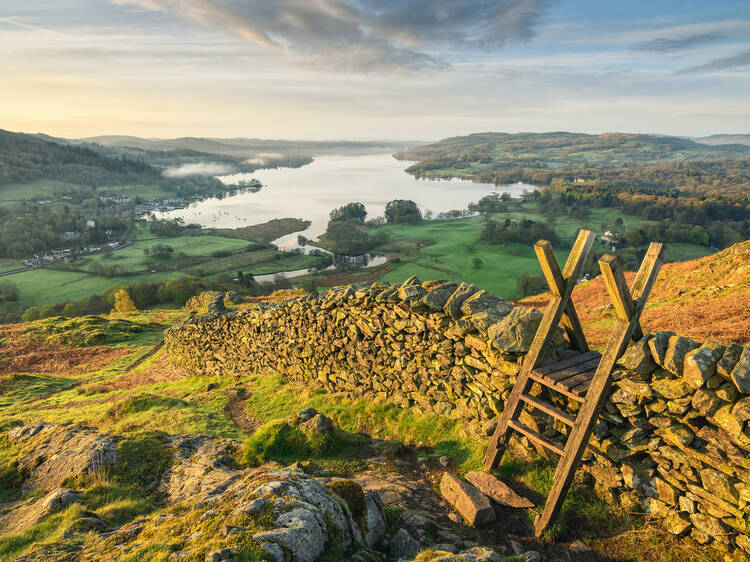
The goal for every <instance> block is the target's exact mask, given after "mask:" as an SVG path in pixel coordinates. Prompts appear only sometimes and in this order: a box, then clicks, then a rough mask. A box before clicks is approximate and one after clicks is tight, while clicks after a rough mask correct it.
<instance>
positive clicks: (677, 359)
mask: <svg viewBox="0 0 750 562" xmlns="http://www.w3.org/2000/svg"><path fill="white" fill-rule="evenodd" d="M697 347H699V344H698V343H696V342H694V341H693V340H691V339H690V338H684V337H682V336H672V337H671V338H669V345H668V346H667V352H666V354H665V355H664V364H663V367H664V368H665V369H666V370H667V371H669V372H671V373H673V374H675V375H677V376H680V375H681V374H682V372H683V368H684V364H685V356H686V355H687V354H688V353H689V352H691V351H693V350H694V349H696V348H697Z"/></svg>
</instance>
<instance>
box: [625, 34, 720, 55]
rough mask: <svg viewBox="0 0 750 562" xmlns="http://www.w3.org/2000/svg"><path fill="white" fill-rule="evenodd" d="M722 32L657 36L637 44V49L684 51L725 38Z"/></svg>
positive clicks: (652, 51) (666, 51)
mask: <svg viewBox="0 0 750 562" xmlns="http://www.w3.org/2000/svg"><path fill="white" fill-rule="evenodd" d="M723 38H724V35H723V34H721V33H694V34H692V35H683V36H677V37H657V38H655V39H650V40H648V41H644V42H642V43H639V44H638V45H636V47H635V48H636V50H638V51H645V52H651V53H672V52H674V51H684V50H685V49H691V48H693V47H697V46H700V45H705V44H707V43H714V42H716V41H719V40H720V39H723Z"/></svg>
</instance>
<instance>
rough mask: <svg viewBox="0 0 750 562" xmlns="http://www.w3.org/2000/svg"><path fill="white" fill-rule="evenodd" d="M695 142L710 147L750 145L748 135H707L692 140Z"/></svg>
mask: <svg viewBox="0 0 750 562" xmlns="http://www.w3.org/2000/svg"><path fill="white" fill-rule="evenodd" d="M693 140H694V141H695V142H700V143H703V144H711V145H721V144H746V145H750V135H709V136H707V137H698V138H695V139H693Z"/></svg>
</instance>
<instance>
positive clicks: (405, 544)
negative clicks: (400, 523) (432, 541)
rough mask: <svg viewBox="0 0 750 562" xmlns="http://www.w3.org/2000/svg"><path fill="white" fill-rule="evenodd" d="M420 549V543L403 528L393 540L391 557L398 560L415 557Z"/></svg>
mask: <svg viewBox="0 0 750 562" xmlns="http://www.w3.org/2000/svg"><path fill="white" fill-rule="evenodd" d="M419 549H420V545H419V541H418V540H416V539H415V538H414V537H412V536H411V535H410V534H409V532H408V531H407V530H406V529H404V528H401V529H399V530H398V531H397V532H396V534H395V535H393V538H392V539H391V556H393V557H394V558H395V559H396V560H400V559H402V558H408V557H413V556H415V555H416V554H417V553H418V552H419Z"/></svg>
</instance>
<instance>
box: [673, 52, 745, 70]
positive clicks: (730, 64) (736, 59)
mask: <svg viewBox="0 0 750 562" xmlns="http://www.w3.org/2000/svg"><path fill="white" fill-rule="evenodd" d="M746 69H750V49H748V50H747V51H743V52H741V53H739V54H737V55H732V56H729V57H721V58H718V59H714V60H712V61H709V62H707V63H706V64H699V65H697V66H690V67H688V68H683V69H682V70H678V71H677V72H675V74H698V73H705V72H717V71H719V70H746Z"/></svg>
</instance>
